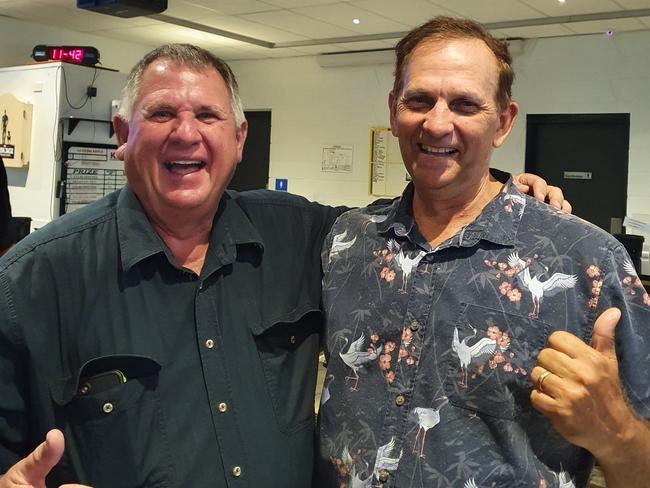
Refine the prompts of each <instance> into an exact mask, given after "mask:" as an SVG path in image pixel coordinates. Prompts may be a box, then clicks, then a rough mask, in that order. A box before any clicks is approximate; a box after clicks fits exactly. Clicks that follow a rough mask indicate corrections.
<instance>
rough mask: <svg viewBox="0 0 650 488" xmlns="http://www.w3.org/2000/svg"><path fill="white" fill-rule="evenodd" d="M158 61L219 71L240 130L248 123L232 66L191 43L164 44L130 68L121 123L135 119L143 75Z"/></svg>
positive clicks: (121, 109)
mask: <svg viewBox="0 0 650 488" xmlns="http://www.w3.org/2000/svg"><path fill="white" fill-rule="evenodd" d="M158 59H169V60H170V61H172V62H174V63H176V64H179V65H181V66H186V67H189V68H193V69H196V70H202V69H206V68H208V69H209V68H212V69H214V70H215V71H217V73H219V74H220V75H221V77H222V78H223V81H224V82H225V83H226V86H227V87H228V92H229V93H230V109H231V110H232V113H233V115H234V117H235V123H236V124H237V127H241V125H242V124H243V123H244V122H245V121H246V117H245V116H244V109H243V107H242V103H241V98H240V97H239V86H238V85H237V79H236V78H235V74H234V73H233V72H232V70H231V69H230V66H228V64H227V63H226V62H225V61H224V60H223V59H221V58H219V57H218V56H215V55H214V54H212V53H211V52H209V51H207V50H205V49H203V48H200V47H198V46H194V45H192V44H165V45H163V46H160V47H158V48H156V49H154V50H153V51H151V52H150V53H148V54H146V55H145V56H144V57H143V58H142V59H141V60H140V61H139V62H138V63H137V64H136V65H135V66H134V67H133V69H131V72H130V73H129V76H128V77H127V79H126V85H125V86H124V89H123V90H122V100H121V102H120V109H119V111H118V113H117V115H118V116H119V117H120V118H121V119H122V120H124V121H126V122H129V121H130V120H131V117H132V116H133V103H134V102H135V99H136V98H137V97H138V92H139V91H140V84H141V82H142V76H143V74H144V72H145V70H146V69H147V67H148V66H149V65H150V64H151V63H153V62H154V61H156V60H158Z"/></svg>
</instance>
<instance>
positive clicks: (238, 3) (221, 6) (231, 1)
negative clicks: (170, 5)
mask: <svg viewBox="0 0 650 488" xmlns="http://www.w3.org/2000/svg"><path fill="white" fill-rule="evenodd" d="M170 1H171V2H175V1H177V0H170ZM191 1H192V3H194V4H196V5H203V6H204V7H209V8H211V9H214V10H217V11H219V12H222V13H224V14H228V15H241V14H250V13H253V12H268V11H270V10H278V7H274V6H273V5H271V4H269V3H266V2H262V1H260V0H191Z"/></svg>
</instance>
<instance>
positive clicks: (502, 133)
mask: <svg viewBox="0 0 650 488" xmlns="http://www.w3.org/2000/svg"><path fill="white" fill-rule="evenodd" d="M518 113H519V105H517V104H516V103H515V102H510V103H509V104H508V106H507V107H506V109H505V110H504V111H503V112H501V114H500V115H499V127H498V129H497V131H496V133H495V134H494V139H493V141H492V147H494V148H497V147H500V146H501V144H503V143H504V142H505V140H506V139H507V138H508V134H510V131H511V130H512V127H513V126H514V125H515V119H516V118H517V114H518Z"/></svg>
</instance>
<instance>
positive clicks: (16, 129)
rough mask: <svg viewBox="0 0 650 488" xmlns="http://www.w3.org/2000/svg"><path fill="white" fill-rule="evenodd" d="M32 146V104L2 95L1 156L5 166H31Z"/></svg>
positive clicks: (0, 113) (0, 104)
mask: <svg viewBox="0 0 650 488" xmlns="http://www.w3.org/2000/svg"><path fill="white" fill-rule="evenodd" d="M31 147H32V104H31V103H23V102H21V101H19V100H18V99H17V98H16V97H14V96H13V95H10V94H4V95H0V157H2V160H3V161H4V164H5V166H7V167H13V168H24V167H27V166H29V158H30V153H31Z"/></svg>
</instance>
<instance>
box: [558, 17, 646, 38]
mask: <svg viewBox="0 0 650 488" xmlns="http://www.w3.org/2000/svg"><path fill="white" fill-rule="evenodd" d="M567 27H568V28H569V29H571V30H572V31H573V32H575V33H576V34H593V33H595V32H601V33H603V34H604V33H605V32H606V31H608V30H610V29H611V30H613V31H614V32H615V33H616V32H624V31H635V30H641V29H645V25H644V24H643V22H641V21H639V20H637V19H612V20H592V21H589V22H573V23H571V24H568V25H567Z"/></svg>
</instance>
